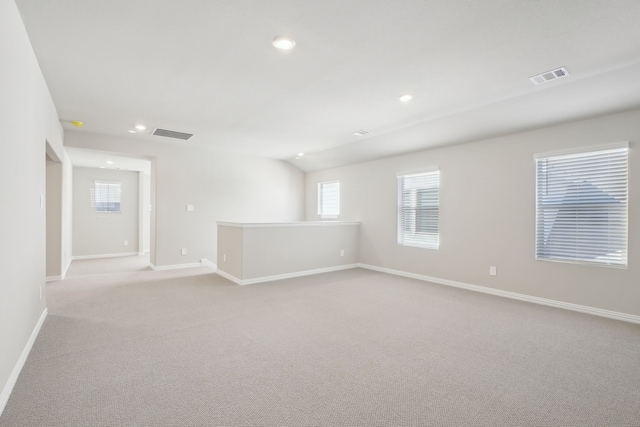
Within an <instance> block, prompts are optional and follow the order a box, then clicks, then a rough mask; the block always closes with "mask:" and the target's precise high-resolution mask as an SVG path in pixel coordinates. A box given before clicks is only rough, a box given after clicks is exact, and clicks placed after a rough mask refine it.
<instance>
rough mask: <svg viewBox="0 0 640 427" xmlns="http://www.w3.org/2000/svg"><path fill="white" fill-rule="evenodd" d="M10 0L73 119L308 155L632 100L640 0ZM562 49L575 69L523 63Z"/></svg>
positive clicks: (368, 154)
mask: <svg viewBox="0 0 640 427" xmlns="http://www.w3.org/2000/svg"><path fill="white" fill-rule="evenodd" d="M17 4H18V7H19V9H20V11H21V13H22V16H23V20H24V22H25V26H26V28H27V31H28V33H29V36H30V38H31V41H32V44H33V47H34V50H35V52H36V56H37V58H38V61H39V63H40V67H41V68H42V70H43V73H44V76H45V79H46V80H47V82H48V85H49V89H50V91H51V93H52V96H53V99H54V102H55V104H56V107H57V109H58V113H59V115H60V117H61V120H62V123H63V126H64V127H65V128H66V129H74V128H73V127H72V126H71V125H70V124H69V121H70V120H80V121H83V122H84V124H85V125H84V126H83V127H82V128H81V129H80V132H92V133H103V134H110V135H116V136H121V137H123V138H138V139H143V140H150V141H154V142H155V143H158V144H204V145H208V146H213V147H216V148H219V149H222V150H229V151H234V152H239V153H244V154H250V155H259V156H264V157H270V158H276V159H283V160H286V161H290V162H291V163H292V164H294V165H296V166H297V167H299V168H300V169H302V170H305V171H310V170H317V169H322V168H327V167H334V166H339V165H344V164H349V163H355V162H359V161H363V160H369V159H373V158H378V157H383V156H388V155H393V154H397V153H402V152H408V151H415V150H420V149H424V148H428V147H433V146H438V145H444V144H453V143H460V142H465V141H470V140H474V139H479V138H483V137H489V136H492V135H499V134H506V133H509V132H514V131H519V130H523V129H529V128H533V127H537V126H542V125H546V124H553V123H560V122H563V121H568V120H573V119H577V118H582V117H589V116H594V115H598V114H603V113H608V112H614V111H621V110H624V109H629V108H635V107H639V106H640V78H639V77H638V76H640V25H638V22H640V1H637V0H563V1H558V0H537V1H531V0H485V1H478V0H438V1H429V0H398V1H389V0H322V1H317V0H316V1H311V0H270V1H263V0H184V1H177V0H109V1H86V0H46V1H43V0H17ZM276 36H288V37H291V38H293V39H294V40H295V41H296V46H295V48H294V49H293V50H291V51H287V52H283V51H278V50H276V49H274V48H273V47H272V45H271V41H272V40H273V39H274V38H275V37H276ZM562 66H564V67H566V68H567V70H568V71H569V73H570V75H569V76H567V77H564V78H562V79H558V80H554V81H550V82H548V83H545V84H542V85H538V86H536V85H533V84H532V83H531V82H530V81H529V77H531V76H533V75H536V74H539V73H543V72H545V71H548V70H552V69H555V68H558V67H562ZM405 93H409V94H412V95H413V96H414V98H413V99H412V100H411V101H410V102H408V103H402V102H400V101H399V99H398V97H399V96H400V95H402V94H405ZM138 123H142V124H145V125H146V126H147V130H146V131H143V132H138V133H136V134H134V135H131V134H129V133H128V130H130V129H133V126H134V125H135V124H138ZM154 127H160V128H164V129H170V130H175V131H180V132H188V133H193V134H195V136H194V137H193V138H191V139H190V140H189V141H176V140H171V139H166V138H162V137H158V136H152V135H150V134H149V133H150V131H151V130H152V129H153V128H154ZM361 129H364V130H367V131H369V132H370V133H369V134H368V135H366V136H355V135H353V132H355V131H358V130H361ZM299 152H304V153H305V156H304V157H302V158H301V159H299V160H296V159H295V157H296V154H297V153H299Z"/></svg>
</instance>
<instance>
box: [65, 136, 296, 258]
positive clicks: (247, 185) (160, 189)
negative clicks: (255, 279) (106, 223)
mask: <svg viewBox="0 0 640 427" xmlns="http://www.w3.org/2000/svg"><path fill="white" fill-rule="evenodd" d="M154 138H157V139H154V140H152V141H148V140H145V139H139V138H135V137H134V138H131V137H122V138H115V137H109V136H105V135H96V134H88V133H81V132H67V133H66V135H65V145H68V146H73V147H80V148H88V149H94V150H101V151H111V152H117V153H121V154H125V155H134V156H138V157H141V156H142V157H153V161H152V169H151V176H152V181H153V185H152V188H151V203H152V205H153V209H154V211H153V215H152V218H151V227H152V229H155V234H153V233H152V238H153V239H152V241H151V246H152V249H151V262H152V263H154V264H155V265H156V266H160V267H161V266H171V265H179V264H190V263H195V262H199V261H200V260H201V259H207V260H209V261H211V262H215V261H216V259H217V226H216V221H235V222H288V221H300V220H302V218H303V205H304V196H303V194H304V193H303V192H304V174H303V173H302V172H301V171H300V170H298V169H296V168H295V167H293V166H291V165H290V164H288V163H286V162H283V161H279V160H271V159H264V158H259V157H251V156H241V155H235V154H231V153H227V152H223V151H218V150H216V149H213V148H207V147H203V146H197V147H196V146H194V145H192V144H190V143H189V142H184V141H180V142H173V141H171V140H169V141H167V140H166V139H163V138H160V137H154ZM154 178H155V179H154ZM187 204H191V205H193V206H194V208H195V209H194V211H193V212H187V211H186V205H187ZM182 248H186V249H187V255H184V256H183V255H181V249H182Z"/></svg>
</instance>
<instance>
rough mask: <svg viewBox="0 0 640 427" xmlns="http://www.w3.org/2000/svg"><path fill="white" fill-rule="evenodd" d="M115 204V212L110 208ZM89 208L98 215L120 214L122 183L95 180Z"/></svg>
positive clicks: (113, 208)
mask: <svg viewBox="0 0 640 427" xmlns="http://www.w3.org/2000/svg"><path fill="white" fill-rule="evenodd" d="M115 203H117V210H116V208H115V207H114V206H110V204H115ZM104 204H107V206H106V207H105V206H104ZM91 207H92V208H93V209H94V210H95V211H96V213H99V214H112V213H122V182H118V181H105V180H95V181H94V183H93V187H92V188H91Z"/></svg>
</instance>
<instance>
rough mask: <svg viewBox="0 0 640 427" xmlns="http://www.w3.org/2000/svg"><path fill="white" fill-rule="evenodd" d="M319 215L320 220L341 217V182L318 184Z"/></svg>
mask: <svg viewBox="0 0 640 427" xmlns="http://www.w3.org/2000/svg"><path fill="white" fill-rule="evenodd" d="M332 199H333V200H332ZM318 215H319V216H320V218H337V217H338V216H339V215H340V181H326V182H319V183H318Z"/></svg>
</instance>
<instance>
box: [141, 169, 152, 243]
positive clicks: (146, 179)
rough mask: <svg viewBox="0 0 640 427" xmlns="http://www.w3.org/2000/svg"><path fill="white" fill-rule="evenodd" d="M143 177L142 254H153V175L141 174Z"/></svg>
mask: <svg viewBox="0 0 640 427" xmlns="http://www.w3.org/2000/svg"><path fill="white" fill-rule="evenodd" d="M140 175H141V177H142V201H141V206H140V212H141V215H142V252H145V253H148V252H151V175H149V174H147V173H144V172H140Z"/></svg>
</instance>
